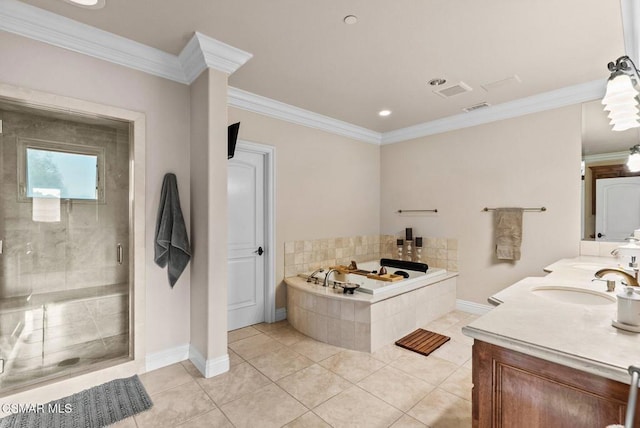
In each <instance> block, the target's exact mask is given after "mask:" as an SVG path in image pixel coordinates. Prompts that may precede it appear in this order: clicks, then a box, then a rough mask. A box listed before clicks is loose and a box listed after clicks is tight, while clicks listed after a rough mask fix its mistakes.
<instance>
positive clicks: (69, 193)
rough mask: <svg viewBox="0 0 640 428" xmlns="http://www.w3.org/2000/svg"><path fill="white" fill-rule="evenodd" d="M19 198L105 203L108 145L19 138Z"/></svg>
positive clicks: (25, 200) (23, 199)
mask: <svg viewBox="0 0 640 428" xmlns="http://www.w3.org/2000/svg"><path fill="white" fill-rule="evenodd" d="M18 156H19V159H18V183H19V185H18V186H19V188H18V199H19V200H20V201H22V202H27V201H30V200H31V199H32V198H34V197H36V198H59V199H64V200H73V201H78V202H83V201H85V202H98V203H104V148H102V147H93V146H80V145H75V144H68V143H59V142H52V141H41V140H30V139H20V141H19V142H18Z"/></svg>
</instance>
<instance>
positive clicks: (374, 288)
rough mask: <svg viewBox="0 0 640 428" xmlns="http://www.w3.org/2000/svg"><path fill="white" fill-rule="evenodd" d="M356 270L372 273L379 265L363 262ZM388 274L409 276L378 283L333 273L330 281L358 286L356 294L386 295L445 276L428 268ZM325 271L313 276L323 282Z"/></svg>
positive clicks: (395, 269) (435, 269) (368, 279)
mask: <svg viewBox="0 0 640 428" xmlns="http://www.w3.org/2000/svg"><path fill="white" fill-rule="evenodd" d="M358 269H361V270H368V271H374V270H378V269H380V264H379V263H378V262H365V263H359V264H358ZM387 271H388V273H394V272H396V271H403V272H406V273H407V274H409V277H408V278H406V279H403V280H400V281H393V282H392V281H379V280H375V279H370V278H367V277H366V276H363V275H357V274H353V273H350V274H337V273H333V274H332V275H331V278H330V279H334V278H335V279H336V280H337V281H340V282H348V283H352V284H358V285H359V286H360V287H359V288H357V289H356V292H360V293H367V294H373V295H377V294H380V293H388V292H390V291H393V290H401V289H403V288H405V287H408V286H410V285H412V284H417V283H420V282H421V281H423V280H425V279H429V278H433V277H437V276H440V275H446V273H447V271H446V270H445V269H441V268H429V269H428V270H427V272H421V271H416V270H408V269H400V268H387ZM326 273H327V271H325V272H322V273H318V274H316V275H315V276H316V277H318V278H320V280H321V281H322V280H324V275H325V274H326ZM310 274H311V272H308V273H306V274H302V277H303V278H308V277H309V275H310Z"/></svg>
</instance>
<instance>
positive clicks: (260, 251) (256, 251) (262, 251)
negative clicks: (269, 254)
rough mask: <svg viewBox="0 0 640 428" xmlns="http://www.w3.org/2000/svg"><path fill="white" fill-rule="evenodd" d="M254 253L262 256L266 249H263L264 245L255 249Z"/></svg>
mask: <svg viewBox="0 0 640 428" xmlns="http://www.w3.org/2000/svg"><path fill="white" fill-rule="evenodd" d="M254 253H257V254H258V255H259V256H261V255H262V253H264V250H263V249H262V247H258V249H257V250H255V251H254Z"/></svg>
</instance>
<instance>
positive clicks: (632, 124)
mask: <svg viewBox="0 0 640 428" xmlns="http://www.w3.org/2000/svg"><path fill="white" fill-rule="evenodd" d="M612 125H613V128H611V130H613V131H626V130H627V129H631V128H638V127H640V123H638V121H637V120H627V121H624V122H623V121H618V122H616V123H612Z"/></svg>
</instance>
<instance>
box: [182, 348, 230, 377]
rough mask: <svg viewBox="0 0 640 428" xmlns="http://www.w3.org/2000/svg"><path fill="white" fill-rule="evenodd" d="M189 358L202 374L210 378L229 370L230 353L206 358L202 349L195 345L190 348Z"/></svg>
mask: <svg viewBox="0 0 640 428" xmlns="http://www.w3.org/2000/svg"><path fill="white" fill-rule="evenodd" d="M189 360H191V362H192V363H193V365H194V366H196V368H197V369H198V371H199V372H200V373H202V376H204V377H205V378H210V377H213V376H217V375H219V374H222V373H226V372H228V371H229V354H224V355H222V356H220V357H216V358H210V359H208V360H205V358H204V357H203V356H202V354H201V353H200V351H198V350H197V349H196V348H195V347H194V346H193V345H191V347H190V348H189Z"/></svg>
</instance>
